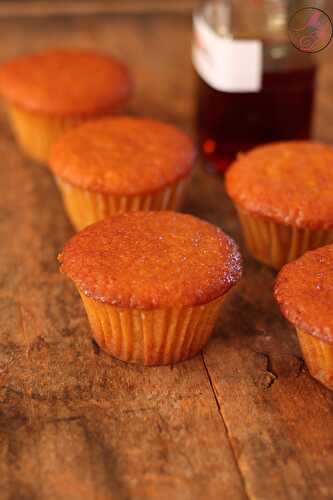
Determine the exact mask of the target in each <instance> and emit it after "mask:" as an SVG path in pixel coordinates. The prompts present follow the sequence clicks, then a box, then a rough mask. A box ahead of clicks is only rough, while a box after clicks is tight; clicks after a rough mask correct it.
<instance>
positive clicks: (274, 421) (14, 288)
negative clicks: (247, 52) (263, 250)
mask: <svg viewBox="0 0 333 500" xmlns="http://www.w3.org/2000/svg"><path fill="white" fill-rule="evenodd" d="M0 29H1V58H2V59H6V58H8V57H10V56H13V55H15V54H17V53H20V52H23V51H30V50H36V49H41V48H44V47H45V46H55V45H62V46H67V45H69V46H72V45H74V46H79V47H96V48H102V49H110V50H111V51H112V52H113V53H114V54H116V55H118V56H119V57H121V58H123V59H124V60H125V61H127V62H128V63H129V64H130V66H131V69H132V72H133V75H134V77H135V81H136V86H137V90H136V97H135V98H134V101H133V104H132V111H134V112H135V113H142V114H147V115H152V116H155V117H160V118H163V119H165V120H170V121H173V122H175V123H177V124H179V125H182V126H184V127H185V128H188V129H191V120H192V115H193V100H192V91H193V83H194V79H193V74H192V69H191V62H190V58H189V47H190V32H191V19H190V15H189V13H188V11H187V10H186V9H185V10H184V12H182V11H181V12H180V11H178V15H174V14H172V13H171V12H169V13H165V14H162V13H156V12H155V14H150V13H149V12H148V11H142V12H137V14H136V15H135V16H131V15H130V14H121V13H117V14H115V15H111V14H110V15H108V16H101V15H99V16H91V15H90V16H89V17H87V16H82V17H78V16H76V17H67V18H61V17H55V18H50V19H43V18H39V19H37V18H36V19H33V18H31V19H19V20H17V19H14V18H10V19H2V20H0ZM331 56H332V54H331ZM319 89H320V91H319V97H318V102H317V112H316V136H317V137H318V138H321V139H324V140H327V141H332V139H333V112H332V111H333V101H332V100H333V91H332V89H333V68H332V67H330V65H329V62H327V63H326V64H325V65H324V66H323V69H322V72H321V75H320V85H319ZM0 125H1V137H0V152H1V163H0V168H1V178H0V207H1V208H0V231H1V240H0V241H1V248H0V251H1V256H0V285H1V294H0V344H1V345H0V498H1V500H7V499H8V500H9V499H11V500H35V499H36V500H37V499H43V500H44V499H45V500H48V499H50V500H58V499H61V500H72V499H73V500H77V499H84V500H90V499H97V500H102V499H117V500H125V499H135V500H137V499H138V500H141V499H142V500H146V499H148V500H150V499H158V500H164V499H165V500H171V499H172V500H174V499H175V500H196V499H205V500H216V499H231V500H238V499H244V498H250V499H262V500H270V499H274V500H275V499H309V500H320V499H331V498H333V395H332V393H330V392H329V391H328V390H326V389H325V388H324V387H322V386H321V385H320V384H319V383H317V382H316V381H315V380H313V379H312V378H311V377H310V376H309V374H308V372H307V369H306V367H305V365H304V362H303V360H302V357H301V354H300V351H299V348H298V345H297V342H296V338H295V334H294V331H293V328H292V327H291V326H288V325H287V323H286V322H285V321H284V320H283V319H282V317H281V316H280V314H279V312H278V309H277V306H276V305H275V304H274V301H273V298H272V285H273V282H274V279H275V274H274V273H273V272H272V271H271V270H269V269H268V268H266V267H263V266H261V265H259V264H257V263H256V262H255V261H253V260H252V259H251V258H250V257H249V255H248V254H247V253H246V251H245V249H243V250H244V255H245V258H246V265H245V273H244V278H243V280H242V283H241V286H240V287H239V288H238V289H237V290H236V291H235V292H234V293H233V294H232V295H231V297H230V299H229V300H228V301H227V303H226V304H225V307H224V309H223V312H222V315H221V318H220V321H219V323H218V326H217V328H216V332H215V335H214V337H213V339H212V340H211V342H210V343H209V345H208V346H207V348H206V349H205V351H204V353H203V354H202V355H199V356H197V357H196V358H195V359H193V360H191V361H189V362H185V363H181V364H178V365H176V366H173V367H159V368H158V367H157V368H141V367H138V366H131V365H126V364H124V363H122V362H119V361H117V360H114V359H112V358H111V357H109V356H107V355H106V354H104V353H103V352H102V351H100V350H99V349H98V348H97V347H96V345H95V344H93V342H92V339H91V335H90V331H89V326H88V322H87V319H86V316H85V314H84V311H83V307H82V305H81V302H80V299H79V297H78V295H77V293H76V292H75V291H74V287H73V286H72V284H71V283H70V282H69V281H68V280H67V279H66V278H65V277H64V276H62V275H60V274H59V272H58V265H57V261H56V256H57V253H58V252H59V250H60V249H61V248H62V247H63V245H64V243H65V242H66V241H67V240H68V238H69V237H70V236H71V235H72V234H73V229H72V228H71V226H70V224H69V222H68V220H67V218H66V216H65V214H64V211H63V208H62V204H61V200H60V196H59V194H58V191H57V189H56V186H55V184H54V181H53V179H52V177H51V175H50V174H49V172H48V171H47V169H45V168H42V167H39V166H36V165H35V164H33V163H32V162H30V161H28V160H27V159H26V158H24V157H23V155H22V154H21V153H20V151H18V149H17V147H16V145H15V143H14V140H13V138H12V136H11V133H10V131H9V129H8V126H7V124H6V122H5V119H4V116H3V115H2V117H1V124H0ZM185 211H187V212H190V213H193V214H196V215H199V216H200V217H203V218H205V219H207V220H210V221H212V222H214V223H216V224H218V225H220V226H221V227H222V228H223V229H224V230H225V231H227V232H228V233H230V234H231V235H233V236H234V237H235V238H236V239H237V240H238V241H241V240H240V232H239V227H238V223H237V220H236V217H235V212H234V210H233V208H232V206H231V204H230V202H229V201H228V199H227V198H226V196H225V193H224V189H223V183H222V180H221V179H220V178H217V177H214V176H210V175H208V174H206V173H204V171H202V170H198V172H197V174H196V176H195V179H194V181H193V184H192V186H191V190H190V193H189V196H188V199H187V203H186V206H185Z"/></svg>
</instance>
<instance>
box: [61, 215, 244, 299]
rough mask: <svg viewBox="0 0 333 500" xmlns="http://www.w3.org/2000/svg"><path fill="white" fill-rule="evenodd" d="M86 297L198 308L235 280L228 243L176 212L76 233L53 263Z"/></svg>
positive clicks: (236, 258)
mask: <svg viewBox="0 0 333 500" xmlns="http://www.w3.org/2000/svg"><path fill="white" fill-rule="evenodd" d="M58 259H59V261H60V263H61V267H60V269H61V271H62V272H64V273H66V274H67V275H68V276H69V277H70V278H71V279H72V280H73V281H74V283H75V284H76V286H77V287H78V288H79V290H80V291H81V292H83V293H84V294H85V295H87V296H89V297H91V298H93V299H95V300H98V301H101V302H105V303H108V304H113V305H116V306H119V307H130V308H140V309H152V308H172V307H183V306H196V305H200V304H205V303H207V302H209V301H212V300H214V299H216V298H218V297H220V296H222V295H223V294H224V293H225V292H226V291H227V290H228V289H229V288H230V287H231V286H233V285H234V284H235V283H236V282H237V281H238V279H239V278H240V276H241V257H240V253H239V251H238V248H237V246H236V244H235V242H234V241H233V240H232V239H231V238H230V237H228V236H227V235H226V234H224V232H223V231H222V230H221V229H219V228H218V227H216V226H213V225H212V224H209V223H208V222H205V221H203V220H200V219H198V218H196V217H193V216H191V215H186V214H180V213H176V212H168V211H161V212H127V213H125V214H122V215H117V216H114V217H111V218H109V219H105V220H103V221H100V222H97V223H95V224H92V225H91V226H88V227H87V228H85V229H84V230H83V231H81V232H79V233H77V234H76V235H75V236H74V237H73V238H72V239H71V240H70V241H69V242H68V243H67V245H66V246H65V248H64V250H63V252H62V253H61V254H60V255H59V257H58Z"/></svg>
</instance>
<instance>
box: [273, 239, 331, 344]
mask: <svg viewBox="0 0 333 500" xmlns="http://www.w3.org/2000/svg"><path fill="white" fill-rule="evenodd" d="M274 295H275V298H276V300H277V302H278V303H279V305H280V308H281V311H282V313H283V315H284V316H285V317H286V318H287V319H288V320H289V321H290V322H291V323H293V324H294V325H295V327H296V328H298V329H300V330H303V331H304V332H306V333H309V334H311V335H314V336H315V337H319V338H320V339H322V340H326V341H327V342H333V314H332V311H333V245H327V246H325V247H322V248H318V249H317V250H313V251H311V252H307V253H305V254H304V255H303V256H302V257H300V258H299V259H297V260H294V261H292V262H290V263H289V264H287V265H285V266H284V267H283V268H282V270H281V271H280V273H279V275H278V278H277V281H276V284H275V287H274Z"/></svg>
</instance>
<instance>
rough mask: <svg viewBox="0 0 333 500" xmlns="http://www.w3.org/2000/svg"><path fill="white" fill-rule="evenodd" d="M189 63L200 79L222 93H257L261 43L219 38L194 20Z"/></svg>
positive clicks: (196, 19)
mask: <svg viewBox="0 0 333 500" xmlns="http://www.w3.org/2000/svg"><path fill="white" fill-rule="evenodd" d="M193 28H194V41H193V46H192V60H193V65H194V67H195V69H196V71H197V72H198V73H199V75H200V76H201V78H202V79H203V80H204V81H205V82H206V83H208V85H210V86H211V87H213V88H214V89H216V90H220V91H223V92H259V91H260V90H261V86H262V69H263V62H262V59H263V47H262V42H261V41H260V40H235V39H233V38H224V37H222V36H219V35H218V34H217V33H216V32H215V31H214V30H213V29H212V28H211V27H210V26H209V24H208V23H207V22H206V21H205V20H204V19H203V18H202V17H201V16H197V15H195V16H194V18H193Z"/></svg>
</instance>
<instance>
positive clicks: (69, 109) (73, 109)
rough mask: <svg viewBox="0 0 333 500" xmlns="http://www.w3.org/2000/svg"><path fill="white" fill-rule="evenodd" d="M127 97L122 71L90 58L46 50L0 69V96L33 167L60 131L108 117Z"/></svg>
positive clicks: (107, 60)
mask: <svg viewBox="0 0 333 500" xmlns="http://www.w3.org/2000/svg"><path fill="white" fill-rule="evenodd" d="M130 91H131V82H130V77H129V74H128V71H127V69H126V67H125V66H124V65H123V64H121V63H120V62H118V61H117V60H115V59H114V58H113V57H111V56H109V55H106V54H100V53H96V52H90V51H83V50H68V49H63V50H60V49H51V50H45V51H43V52H40V53H37V54H32V55H24V56H20V57H17V58H15V59H13V60H11V61H9V62H6V63H4V64H2V66H0V94H1V95H2V97H3V98H4V100H5V103H6V108H7V111H8V116H9V120H10V122H11V125H12V128H13V131H14V134H15V136H16V138H17V141H18V143H19V144H20V145H21V147H22V148H23V150H24V151H25V152H26V154H27V155H28V156H30V157H31V158H33V159H34V160H36V161H39V162H45V161H46V160H47V157H48V152H49V147H50V145H51V144H52V143H53V142H55V141H56V140H57V139H58V137H59V136H60V135H61V134H62V133H63V132H64V131H65V130H66V129H68V128H71V127H73V126H75V125H77V124H78V123H80V122H82V121H83V120H86V119H89V118H90V119H91V118H94V117H98V116H102V115H108V114H110V113H113V112H114V111H116V110H117V109H118V108H119V106H120V105H121V104H122V103H124V102H125V101H126V100H127V99H128V97H129V95H130Z"/></svg>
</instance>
